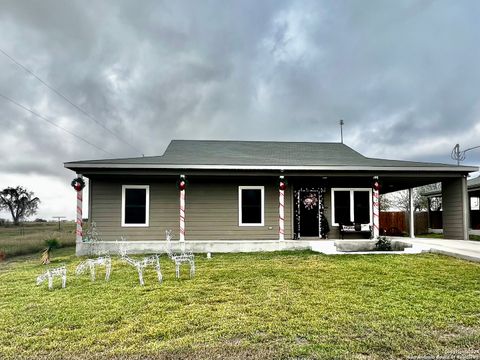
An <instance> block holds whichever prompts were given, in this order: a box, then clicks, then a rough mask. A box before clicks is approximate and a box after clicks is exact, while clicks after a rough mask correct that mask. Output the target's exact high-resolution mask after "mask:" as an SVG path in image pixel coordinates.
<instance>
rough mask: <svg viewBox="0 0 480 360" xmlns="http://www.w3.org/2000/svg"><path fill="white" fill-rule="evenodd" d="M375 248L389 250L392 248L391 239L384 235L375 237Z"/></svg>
mask: <svg viewBox="0 0 480 360" xmlns="http://www.w3.org/2000/svg"><path fill="white" fill-rule="evenodd" d="M375 248H376V249H377V250H378V251H391V250H392V241H391V240H390V239H389V238H387V237H386V236H379V237H377V242H376V243H375Z"/></svg>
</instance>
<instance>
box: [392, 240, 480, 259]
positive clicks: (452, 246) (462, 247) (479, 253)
mask: <svg viewBox="0 0 480 360" xmlns="http://www.w3.org/2000/svg"><path fill="white" fill-rule="evenodd" d="M398 239H402V240H403V241H405V242H410V243H411V244H412V245H415V244H416V245H420V246H423V247H425V248H428V249H429V250H430V252H433V253H438V254H443V255H448V256H454V257H457V258H460V259H464V260H469V261H475V262H480V241H470V240H450V239H429V238H414V239H411V238H398Z"/></svg>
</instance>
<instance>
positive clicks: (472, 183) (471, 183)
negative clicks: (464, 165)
mask: <svg viewBox="0 0 480 360" xmlns="http://www.w3.org/2000/svg"><path fill="white" fill-rule="evenodd" d="M467 186H468V188H469V189H474V188H480V176H477V177H476V178H473V179H470V180H468V181H467Z"/></svg>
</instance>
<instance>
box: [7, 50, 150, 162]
mask: <svg viewBox="0 0 480 360" xmlns="http://www.w3.org/2000/svg"><path fill="white" fill-rule="evenodd" d="M0 52H1V53H2V54H3V55H5V56H6V57H7V58H9V59H10V60H11V61H12V62H13V63H14V64H15V65H17V66H19V67H20V68H22V69H23V70H25V71H26V72H27V73H29V74H30V75H32V76H33V77H34V78H35V79H37V80H38V81H40V82H41V83H42V84H43V85H44V86H46V87H47V88H49V89H50V90H51V91H53V92H54V93H55V94H57V95H58V96H60V97H61V98H62V99H64V100H65V101H66V102H68V103H69V104H70V105H72V106H73V107H75V108H76V109H77V110H78V111H80V112H81V113H83V114H84V115H85V116H87V117H88V118H90V119H91V120H92V121H94V122H95V123H96V124H97V125H99V126H101V127H102V128H103V129H105V130H106V131H108V132H109V133H110V134H112V135H113V136H115V137H116V138H117V139H118V140H120V141H121V142H123V143H125V144H127V145H128V146H130V147H131V148H132V149H134V150H135V151H137V152H139V153H140V154H141V153H142V151H141V150H140V149H138V148H136V147H135V146H133V145H132V144H130V143H129V142H128V141H126V140H124V139H122V138H121V137H120V136H118V135H117V134H116V133H114V132H113V131H112V130H110V129H109V128H107V127H106V126H105V125H103V124H102V123H101V122H100V121H98V120H97V119H96V118H95V117H94V116H93V115H91V114H90V113H89V112H87V111H86V110H84V109H83V108H81V107H80V106H79V105H77V104H75V103H74V102H73V101H72V100H70V99H69V98H68V97H67V96H65V95H63V94H62V93H61V92H60V91H59V90H57V89H55V88H54V87H53V86H51V85H49V84H48V83H47V82H46V81H44V80H43V79H42V78H40V77H39V76H38V75H37V74H35V73H34V72H33V71H32V70H30V69H29V68H27V67H26V66H24V65H23V64H21V63H20V62H18V61H17V60H15V59H14V58H13V57H12V56H10V55H9V54H8V53H7V52H6V51H5V50H3V49H2V48H0Z"/></svg>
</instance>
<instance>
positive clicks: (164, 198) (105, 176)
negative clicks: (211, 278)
mask: <svg viewBox="0 0 480 360" xmlns="http://www.w3.org/2000/svg"><path fill="white" fill-rule="evenodd" d="M65 167H66V168H68V169H71V170H73V171H75V172H76V173H77V174H79V175H83V176H85V177H87V178H88V179H89V210H88V218H89V221H94V222H95V223H96V226H97V230H98V232H99V233H100V234H101V236H102V239H103V240H104V241H115V240H117V239H119V238H120V236H122V235H123V236H126V237H127V239H128V240H132V241H135V246H136V247H137V248H138V250H141V249H147V248H148V249H149V250H152V249H154V248H155V246H156V244H157V242H160V241H163V240H164V239H165V237H164V236H165V235H164V234H165V230H166V229H173V230H174V232H175V233H176V234H177V239H178V234H179V227H180V226H184V228H185V235H184V238H185V240H186V241H188V242H202V243H203V244H205V243H215V242H216V241H217V242H222V243H223V244H234V245H232V246H237V247H238V246H239V245H238V244H240V243H241V242H242V241H245V240H249V241H250V243H253V242H255V241H256V242H262V241H263V242H271V241H272V240H279V239H280V240H282V238H285V240H290V243H292V240H295V241H299V240H311V239H320V238H325V237H327V236H328V238H330V239H335V238H340V237H341V236H340V233H339V225H340V224H353V223H354V224H356V227H354V228H351V229H352V230H368V228H369V226H372V225H374V212H373V208H372V204H373V195H374V192H372V184H373V182H374V177H378V178H379V182H380V185H381V193H388V192H392V191H397V190H402V189H410V188H413V187H417V186H420V185H425V184H431V183H436V182H441V183H442V185H443V187H442V188H443V193H444V195H445V194H446V195H447V196H444V204H443V208H444V211H443V216H444V227H445V232H446V233H447V234H448V237H449V238H455V239H465V238H466V237H467V236H468V234H467V231H468V230H467V223H466V221H467V215H466V209H467V203H466V198H465V197H464V196H463V194H464V189H465V188H466V177H467V174H468V173H469V172H472V171H476V170H477V168H475V167H469V166H453V165H446V164H437V163H426V162H412V161H398V160H385V159H374V158H368V157H365V156H363V155H361V154H360V153H358V152H356V151H355V150H353V149H351V148H350V147H348V146H347V145H344V144H342V143H309V142H261V141H193V140H192V141H190V140H174V141H172V142H171V143H170V145H169V146H168V148H167V149H166V151H165V153H164V154H163V155H162V156H153V157H138V158H126V159H110V160H88V161H75V162H68V163H65ZM181 176H185V179H186V189H185V190H184V191H180V190H179V189H178V182H179V179H180V177H181ZM281 177H284V180H282V181H284V185H285V187H286V188H285V190H284V191H279V181H280V180H281V179H282V178H281ZM182 194H183V196H184V198H185V199H184V201H185V208H184V219H185V221H184V224H182V225H179V224H180V223H182V220H181V219H180V213H181V211H180V210H179V206H180V202H181V201H182V200H180V196H181V195H182ZM282 197H284V201H283V204H281V203H282ZM462 209H464V210H465V211H462ZM182 215H183V213H182ZM377 221H378V220H377ZM377 225H378V223H377ZM279 227H280V231H279ZM282 232H283V233H282ZM352 236H353V237H356V238H359V237H362V236H363V234H361V233H360V232H359V233H356V232H353V233H352V234H351V236H350V237H352ZM182 240H183V239H182ZM80 242H81V241H80ZM146 244H147V245H146ZM235 244H236V245H235ZM158 246H160V245H158ZM162 246H163V245H162ZM81 248H82V244H81V243H79V244H77V253H82V250H81Z"/></svg>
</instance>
